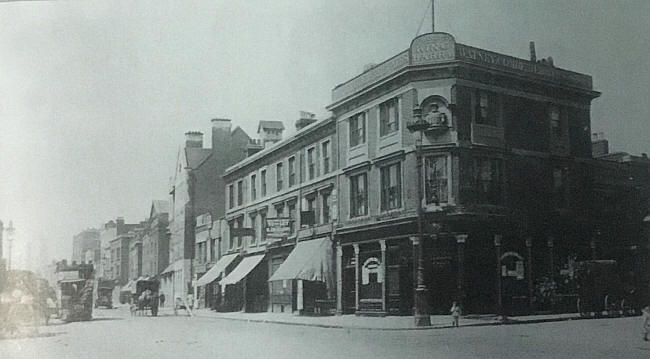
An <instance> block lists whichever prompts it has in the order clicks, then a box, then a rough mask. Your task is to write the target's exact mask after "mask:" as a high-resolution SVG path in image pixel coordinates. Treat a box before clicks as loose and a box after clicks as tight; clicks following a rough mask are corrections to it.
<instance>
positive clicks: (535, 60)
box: [530, 41, 537, 62]
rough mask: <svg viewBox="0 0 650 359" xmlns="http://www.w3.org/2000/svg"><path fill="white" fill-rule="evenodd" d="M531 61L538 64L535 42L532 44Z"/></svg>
mask: <svg viewBox="0 0 650 359" xmlns="http://www.w3.org/2000/svg"><path fill="white" fill-rule="evenodd" d="M530 61H532V62H537V53H536V52H535V41H531V42H530Z"/></svg>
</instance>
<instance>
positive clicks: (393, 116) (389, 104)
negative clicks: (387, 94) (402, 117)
mask: <svg viewBox="0 0 650 359" xmlns="http://www.w3.org/2000/svg"><path fill="white" fill-rule="evenodd" d="M398 129H399V111H398V106H397V99H396V98H393V99H390V100H388V101H386V102H384V103H382V104H380V105H379V135H380V136H386V135H388V134H391V133H393V132H397V130H398Z"/></svg>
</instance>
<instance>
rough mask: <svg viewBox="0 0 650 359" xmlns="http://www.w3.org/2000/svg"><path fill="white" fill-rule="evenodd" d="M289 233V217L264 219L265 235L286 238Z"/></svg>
mask: <svg viewBox="0 0 650 359" xmlns="http://www.w3.org/2000/svg"><path fill="white" fill-rule="evenodd" d="M290 233H291V218H284V217H277V218H267V219H266V236H267V237H269V238H286V237H288V236H289V234H290Z"/></svg>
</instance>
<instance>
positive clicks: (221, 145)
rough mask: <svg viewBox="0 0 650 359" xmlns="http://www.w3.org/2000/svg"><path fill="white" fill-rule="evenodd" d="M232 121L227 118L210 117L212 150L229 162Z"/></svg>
mask: <svg viewBox="0 0 650 359" xmlns="http://www.w3.org/2000/svg"><path fill="white" fill-rule="evenodd" d="M231 131H232V121H231V120H230V119H229V118H213V119H212V151H213V152H214V153H215V154H217V155H219V156H220V157H222V158H223V159H224V162H226V163H230V162H231V160H230V159H229V158H230V157H227V156H229V155H230V151H231V150H230V147H231V140H230V139H231V138H230V132H231Z"/></svg>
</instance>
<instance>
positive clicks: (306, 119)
mask: <svg viewBox="0 0 650 359" xmlns="http://www.w3.org/2000/svg"><path fill="white" fill-rule="evenodd" d="M316 121H317V120H316V115H315V114H313V113H311V112H307V111H300V118H299V119H298V121H296V130H297V131H300V130H302V129H303V128H305V127H307V126H309V125H311V124H312V123H314V122H316Z"/></svg>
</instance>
